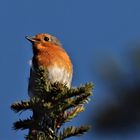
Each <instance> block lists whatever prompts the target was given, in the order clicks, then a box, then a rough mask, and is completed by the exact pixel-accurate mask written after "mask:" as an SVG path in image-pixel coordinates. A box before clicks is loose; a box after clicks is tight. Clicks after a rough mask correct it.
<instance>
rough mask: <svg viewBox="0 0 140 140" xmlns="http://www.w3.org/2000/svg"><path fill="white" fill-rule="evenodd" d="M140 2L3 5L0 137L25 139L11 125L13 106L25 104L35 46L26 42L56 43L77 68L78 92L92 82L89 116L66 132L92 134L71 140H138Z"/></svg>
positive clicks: (14, 1) (105, 0) (5, 0)
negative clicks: (34, 38)
mask: <svg viewBox="0 0 140 140" xmlns="http://www.w3.org/2000/svg"><path fill="white" fill-rule="evenodd" d="M139 6H140V1H139V0H117V1H113V0H67V1H66V0H59V1H58V0H51V1H49V0H40V1H37V0H36V1H35V0H30V1H29V0H28V1H27V0H24V1H19V0H12V1H11V0H1V2H0V62H1V65H0V67H1V69H0V85H1V86H0V91H1V94H0V111H1V113H0V114H1V115H0V117H1V121H0V123H1V125H0V138H1V139H2V140H9V139H11V140H19V139H20V140H24V136H25V134H27V131H18V132H16V131H14V130H12V123H13V122H15V121H17V120H18V119H19V118H21V119H22V118H26V117H27V116H29V115H30V112H26V113H25V112H24V113H22V114H18V115H17V114H15V113H14V112H12V111H11V110H10V105H11V104H12V103H13V102H15V101H20V100H26V99H28V95H27V86H28V76H29V69H30V67H29V60H30V59H31V57H32V50H31V44H30V43H29V42H28V41H27V40H25V36H26V35H35V34H38V33H42V32H43V33H50V34H53V35H54V36H56V37H58V38H59V39H60V40H61V42H62V44H63V46H64V48H65V50H66V51H67V52H68V54H69V55H70V57H71V59H72V62H73V65H74V76H73V84H72V85H73V86H78V85H80V84H84V83H86V82H94V84H95V88H94V90H93V92H94V96H92V98H91V101H90V103H89V104H87V105H86V110H85V112H83V113H81V114H80V115H79V116H78V117H77V118H75V119H74V120H73V121H72V122H70V123H69V125H80V124H90V125H92V130H91V131H90V132H89V133H87V134H86V135H84V136H82V137H72V138H70V139H71V140H78V139H80V140H85V139H87V140H91V139H92V140H139V139H140V8H139Z"/></svg>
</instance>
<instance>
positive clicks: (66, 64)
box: [26, 33, 73, 97]
mask: <svg viewBox="0 0 140 140" xmlns="http://www.w3.org/2000/svg"><path fill="white" fill-rule="evenodd" d="M26 39H27V40H29V41H30V42H31V43H32V50H33V57H32V66H31V69H30V77H29V85H28V94H29V96H30V97H33V96H34V95H35V94H36V91H35V86H36V85H35V77H36V76H37V75H36V72H35V69H36V68H42V69H43V71H44V75H45V79H46V82H50V83H54V82H59V83H62V84H66V85H67V87H68V88H70V86H71V81H72V74H73V65H72V62H71V60H70V58H69V56H68V54H67V53H66V51H65V50H64V49H63V48H62V45H61V43H60V41H59V40H58V39H57V38H56V37H54V36H52V35H50V34H46V33H41V34H37V35H35V36H34V37H29V36H26Z"/></svg>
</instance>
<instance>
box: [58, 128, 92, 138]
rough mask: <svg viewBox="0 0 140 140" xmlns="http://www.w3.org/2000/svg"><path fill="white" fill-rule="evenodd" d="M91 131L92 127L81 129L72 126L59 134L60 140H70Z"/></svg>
mask: <svg viewBox="0 0 140 140" xmlns="http://www.w3.org/2000/svg"><path fill="white" fill-rule="evenodd" d="M89 129H90V126H80V127H74V126H70V127H67V128H64V129H63V132H60V133H59V136H58V140H64V139H66V138H69V137H71V136H80V135H82V134H84V133H85V132H87V131H88V130H89Z"/></svg>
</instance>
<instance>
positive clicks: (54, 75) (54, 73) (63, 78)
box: [48, 66, 72, 88]
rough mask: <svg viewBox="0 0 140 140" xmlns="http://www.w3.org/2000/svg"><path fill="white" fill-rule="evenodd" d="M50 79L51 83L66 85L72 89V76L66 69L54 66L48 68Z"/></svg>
mask: <svg viewBox="0 0 140 140" xmlns="http://www.w3.org/2000/svg"><path fill="white" fill-rule="evenodd" d="M48 79H49V80H50V82H51V83H54V82H60V83H63V84H66V85H67V86H68V87H69V88H70V86H71V80H72V74H71V73H69V72H68V71H66V70H65V69H64V68H61V67H58V66H52V67H49V68H48Z"/></svg>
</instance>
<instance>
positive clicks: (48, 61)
mask: <svg viewBox="0 0 140 140" xmlns="http://www.w3.org/2000/svg"><path fill="white" fill-rule="evenodd" d="M38 48H39V51H38V53H37V55H35V56H34V60H35V61H34V62H33V63H36V64H37V65H38V66H43V67H44V68H48V67H51V66H53V65H54V66H58V67H60V68H61V67H62V68H64V69H66V70H67V71H68V72H70V73H72V63H71V60H70V58H69V56H68V54H67V53H66V52H65V50H64V49H63V48H61V47H59V46H56V45H51V46H47V47H44V46H38Z"/></svg>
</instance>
